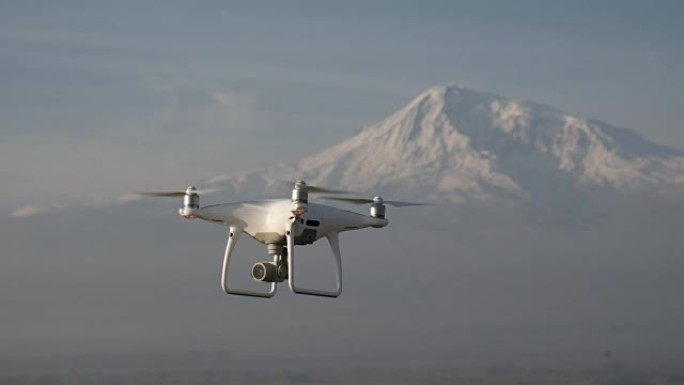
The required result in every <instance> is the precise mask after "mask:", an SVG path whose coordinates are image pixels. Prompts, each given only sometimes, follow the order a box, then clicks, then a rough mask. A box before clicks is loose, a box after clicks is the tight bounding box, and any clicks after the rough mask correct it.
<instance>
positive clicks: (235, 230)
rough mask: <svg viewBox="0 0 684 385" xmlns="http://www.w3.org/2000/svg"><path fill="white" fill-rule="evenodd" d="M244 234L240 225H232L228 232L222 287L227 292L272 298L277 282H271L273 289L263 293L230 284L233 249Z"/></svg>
mask: <svg viewBox="0 0 684 385" xmlns="http://www.w3.org/2000/svg"><path fill="white" fill-rule="evenodd" d="M240 234H242V229H241V228H239V227H231V228H230V231H229V232H228V243H227V244H226V253H225V255H224V257H223V271H222V273H221V287H222V288H223V291H224V292H225V293H226V294H235V295H244V296H249V297H262V298H271V297H273V296H274V295H275V293H276V289H277V286H276V283H275V282H272V283H271V290H270V291H268V292H266V293H263V292H257V291H250V290H237V289H231V288H230V286H229V284H228V273H229V271H230V262H231V259H232V257H233V251H235V245H236V244H237V241H238V238H239V237H240Z"/></svg>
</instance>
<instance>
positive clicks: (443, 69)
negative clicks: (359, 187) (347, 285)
mask: <svg viewBox="0 0 684 385" xmlns="http://www.w3.org/2000/svg"><path fill="white" fill-rule="evenodd" d="M683 16H684V5H683V4H682V3H681V2H679V1H661V2H658V3H657V5H656V4H651V3H645V2H633V1H605V2H598V3H597V2H594V1H572V2H548V1H518V2H509V1H498V2H494V1H487V2H480V1H472V2H458V1H431V2H430V1H428V2H406V1H375V2H366V1H360V2H356V1H345V2H318V1H309V2H306V1H294V2H278V1H271V2H267V1H261V2H230V1H204V2H192V4H191V5H189V4H186V3H179V2H165V4H164V5H163V6H162V5H159V4H155V5H153V4H150V3H141V2H136V1H117V2H111V3H93V2H89V1H81V2H79V1H64V2H59V3H57V2H39V1H16V2H8V1H3V2H1V3H0V49H1V50H2V52H3V54H2V57H0V164H2V166H0V167H1V168H0V170H2V178H3V182H4V187H3V189H2V190H1V191H2V195H1V198H2V199H1V200H0V201H1V202H2V203H1V206H2V207H0V210H2V212H5V213H6V212H7V210H10V208H11V207H17V206H21V205H24V204H29V203H34V202H37V203H40V204H47V203H50V204H60V203H70V202H73V201H76V200H85V201H88V202H93V201H97V200H98V199H105V200H106V199H110V198H111V197H113V196H117V195H119V194H120V193H121V192H124V191H130V190H131V189H134V190H135V189H141V188H145V187H148V186H150V187H175V186H185V185H187V184H188V183H190V182H196V181H198V180H202V179H204V178H206V177H209V176H213V175H216V174H222V173H225V172H230V171H236V170H240V169H243V168H246V167H252V168H253V167H256V166H262V165H268V164H271V163H276V162H280V161H285V162H290V161H294V160H297V159H299V158H301V157H302V156H304V155H307V154H311V153H313V152H316V151H318V150H320V149H323V148H325V147H327V146H329V145H331V144H334V143H336V142H337V141H339V140H341V139H343V138H346V137H348V136H350V135H352V133H353V132H354V131H355V130H356V129H358V128H359V127H361V126H363V125H370V124H372V123H374V122H376V121H378V120H380V119H382V118H383V117H385V116H387V115H389V114H390V113H391V112H392V111H393V110H395V109H397V108H399V107H401V106H402V105H403V104H404V103H406V102H407V101H409V100H410V99H412V98H413V97H414V96H416V95H417V94H418V93H420V92H421V91H423V90H424V89H426V88H428V87H430V86H433V85H444V84H462V85H465V86H469V87H472V88H475V89H480V90H484V91H491V92H496V93H500V94H502V95H505V96H509V97H512V98H516V99H527V100H532V101H538V102H543V103H547V104H550V105H553V106H555V107H557V108H559V109H561V110H565V111H568V112H570V113H575V114H578V115H580V116H584V117H592V118H598V119H601V120H604V121H607V122H609V123H613V124H616V125H619V126H625V127H628V128H634V129H636V130H637V131H638V132H640V133H641V134H643V135H645V136H647V137H648V138H651V139H652V140H655V141H657V142H660V143H667V144H669V145H673V146H677V147H680V148H681V147H684V130H682V125H681V122H682V121H684V112H683V110H682V109H681V106H682V104H683V102H684V69H682V68H683V67H682V66H681V63H682V62H684V60H683V59H684V49H683V48H684V47H683V45H682V42H683V41H684V27H682V23H681V19H682V17H683Z"/></svg>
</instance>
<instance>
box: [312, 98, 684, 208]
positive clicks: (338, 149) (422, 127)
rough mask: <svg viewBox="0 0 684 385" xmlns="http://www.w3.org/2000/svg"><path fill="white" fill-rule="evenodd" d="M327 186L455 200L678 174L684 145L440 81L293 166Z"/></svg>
mask: <svg viewBox="0 0 684 385" xmlns="http://www.w3.org/2000/svg"><path fill="white" fill-rule="evenodd" d="M299 169H300V170H301V171H300V173H301V174H302V175H303V176H306V177H307V178H309V179H311V180H313V181H315V182H316V183H323V184H326V185H331V186H338V185H339V186H345V187H349V186H351V187H352V189H356V190H373V191H376V192H380V193H383V192H384V191H387V192H390V193H392V194H393V195H395V196H397V195H399V196H406V197H409V196H410V197H416V196H419V197H429V198H433V199H440V200H446V201H453V202H459V201H464V200H468V199H473V198H474V199H478V200H489V199H500V198H504V199H513V200H520V199H529V198H538V197H544V196H549V195H555V196H566V195H567V194H571V193H576V192H586V191H589V190H592V189H597V188H600V189H620V190H626V189H627V190H629V189H639V188H642V187H644V186H655V185H660V184H669V183H672V182H675V183H682V182H684V155H683V153H682V152H681V151H678V150H674V149H669V148H665V147H662V146H658V145H655V144H653V143H651V142H649V141H647V140H645V139H643V138H641V137H639V136H638V135H637V134H635V133H634V132H632V131H630V130H627V129H621V128H616V127H613V126H610V125H608V124H605V123H602V122H597V121H589V120H586V119H583V118H579V117H574V116H571V115H569V114H565V113H563V112H561V111H559V110H556V109H554V108H552V107H549V106H545V105H542V104H536V103H530V102H520V101H515V100H511V99H508V98H505V97H502V96H499V95H496V94H493V93H487V92H481V91H476V90H472V89H469V88H466V87H463V86H458V85H457V86H436V87H432V88H429V89H428V90H426V91H425V92H423V93H421V94H420V95H419V96H417V97H416V98H415V99H413V100H412V101H411V102H409V103H408V104H407V105H406V106H404V107H403V108H401V109H399V110H397V111H396V112H394V113H393V114H392V115H390V116H389V117H388V118H386V119H384V120H382V121H380V122H378V123H376V124H374V125H372V126H369V127H366V128H365V129H363V130H361V131H359V132H358V133H357V134H356V135H355V136H353V137H351V138H350V139H348V140H346V141H344V142H342V143H339V144H337V145H335V146H333V147H331V148H329V149H327V150H325V151H323V152H321V153H319V154H317V155H314V156H312V157H309V158H307V159H304V160H303V161H302V162H300V164H299Z"/></svg>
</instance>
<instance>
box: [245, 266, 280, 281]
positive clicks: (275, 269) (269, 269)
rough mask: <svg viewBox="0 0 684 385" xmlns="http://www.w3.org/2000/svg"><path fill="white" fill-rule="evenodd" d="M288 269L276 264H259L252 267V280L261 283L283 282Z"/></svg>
mask: <svg viewBox="0 0 684 385" xmlns="http://www.w3.org/2000/svg"><path fill="white" fill-rule="evenodd" d="M286 277H287V269H283V266H282V265H278V264H276V263H275V262H257V263H255V264H254V266H252V278H254V279H255V280H256V281H259V282H283V279H285V278H286Z"/></svg>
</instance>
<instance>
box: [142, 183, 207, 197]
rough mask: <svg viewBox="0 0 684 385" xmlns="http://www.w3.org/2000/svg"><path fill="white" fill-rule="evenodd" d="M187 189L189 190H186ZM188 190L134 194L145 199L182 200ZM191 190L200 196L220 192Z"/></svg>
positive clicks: (204, 189) (205, 189)
mask: <svg viewBox="0 0 684 385" xmlns="http://www.w3.org/2000/svg"><path fill="white" fill-rule="evenodd" d="M191 187H192V186H191ZM188 189H190V188H188ZM188 189H186V190H172V191H140V192H136V194H138V195H142V196H147V197H162V198H182V197H184V196H185V194H186V193H187V192H188ZM192 189H193V190H195V192H196V193H197V194H202V195H204V194H211V193H213V192H216V191H219V190H220V189H218V188H203V189H200V190H198V189H196V188H194V187H192Z"/></svg>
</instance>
